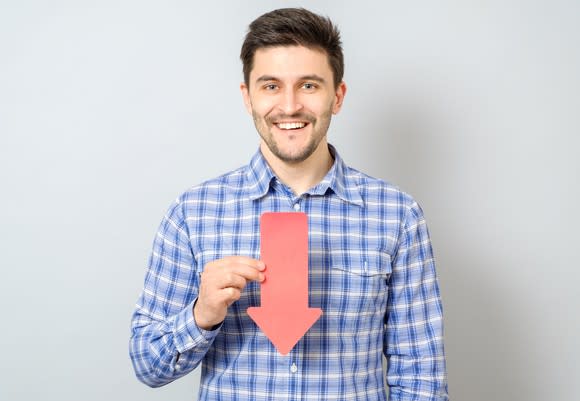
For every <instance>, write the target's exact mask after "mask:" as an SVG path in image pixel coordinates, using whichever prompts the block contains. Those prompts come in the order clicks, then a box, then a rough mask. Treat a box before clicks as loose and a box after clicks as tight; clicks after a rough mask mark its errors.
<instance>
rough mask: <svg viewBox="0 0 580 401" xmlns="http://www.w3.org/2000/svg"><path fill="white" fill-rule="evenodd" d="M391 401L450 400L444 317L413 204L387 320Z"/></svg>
mask: <svg viewBox="0 0 580 401" xmlns="http://www.w3.org/2000/svg"><path fill="white" fill-rule="evenodd" d="M385 324H386V332H385V341H384V344H385V350H384V352H385V355H386V357H387V360H388V370H387V381H388V384H389V387H390V397H389V399H390V400H391V401H410V400H414V401H444V400H448V395H447V376H446V368H445V354H444V350H443V312H442V306H441V298H440V295H439V287H438V284H437V277H436V273H435V262H434V259H433V251H432V248H431V241H430V239H429V232H428V230H427V225H426V223H425V219H424V217H423V212H422V210H421V208H420V207H419V205H417V203H413V204H412V205H411V206H410V207H409V209H408V211H407V213H406V217H405V221H404V224H403V226H402V230H401V233H400V238H399V246H398V249H397V251H396V254H395V255H394V257H393V263H392V274H391V277H390V280H389V301H388V305H387V315H386V317H385Z"/></svg>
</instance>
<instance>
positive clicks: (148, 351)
mask: <svg viewBox="0 0 580 401" xmlns="http://www.w3.org/2000/svg"><path fill="white" fill-rule="evenodd" d="M198 286H199V271H198V266H197V263H196V261H195V259H194V257H193V252H192V250H191V247H190V242H189V233H188V231H187V226H186V225H185V219H184V218H183V213H182V209H181V205H180V204H179V202H177V203H175V204H174V205H173V206H172V207H171V208H170V209H169V211H168V212H167V215H166V216H165V217H164V218H163V220H162V222H161V224H160V226H159V230H158V232H157V235H156V237H155V240H154V242H153V250H152V252H151V257H150V258H149V266H148V269H147V272H146V275H145V283H144V288H143V292H142V293H141V296H140V297H139V300H138V302H137V308H136V310H135V312H134V314H133V318H132V321H131V339H130V342H129V353H130V356H131V361H132V362H133V367H134V369H135V374H136V375H137V378H138V379H139V380H140V381H142V382H143V383H145V384H147V385H148V386H151V387H159V386H162V385H164V384H167V383H169V382H171V381H173V380H175V379H177V378H179V377H181V376H183V375H185V374H187V373H189V372H190V371H192V370H193V369H195V367H196V366H197V365H198V364H199V363H200V361H201V359H202V358H203V357H204V355H205V354H206V352H207V350H208V349H209V347H210V346H211V344H212V342H213V339H214V338H215V335H216V334H217V333H216V332H212V331H206V330H203V329H201V328H199V327H198V326H197V324H196V323H195V320H194V317H193V305H194V303H195V300H196V298H197V289H198Z"/></svg>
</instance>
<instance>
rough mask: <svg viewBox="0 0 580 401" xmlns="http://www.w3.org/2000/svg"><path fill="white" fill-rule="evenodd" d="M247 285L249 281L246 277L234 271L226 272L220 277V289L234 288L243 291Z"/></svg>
mask: <svg viewBox="0 0 580 401" xmlns="http://www.w3.org/2000/svg"><path fill="white" fill-rule="evenodd" d="M247 283H248V280H247V279H246V278H245V277H243V276H241V275H239V274H237V273H235V272H233V271H228V272H224V274H222V275H221V276H220V278H219V282H218V287H219V288H228V287H234V288H238V289H240V290H243V289H244V287H245V286H246V284H247Z"/></svg>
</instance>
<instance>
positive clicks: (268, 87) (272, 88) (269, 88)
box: [264, 84, 278, 91]
mask: <svg viewBox="0 0 580 401" xmlns="http://www.w3.org/2000/svg"><path fill="white" fill-rule="evenodd" d="M264 89H265V90H267V91H275V90H276V89H278V85H276V84H267V85H264Z"/></svg>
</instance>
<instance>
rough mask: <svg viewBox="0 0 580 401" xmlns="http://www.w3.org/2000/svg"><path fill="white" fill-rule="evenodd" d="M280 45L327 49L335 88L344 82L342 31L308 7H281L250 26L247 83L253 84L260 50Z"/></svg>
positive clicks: (246, 44) (244, 51) (244, 54)
mask: <svg viewBox="0 0 580 401" xmlns="http://www.w3.org/2000/svg"><path fill="white" fill-rule="evenodd" d="M276 46H304V47H308V48H311V49H318V50H322V51H324V52H325V53H326V55H327V56H328V63H329V64H330V68H331V69H332V72H333V76H334V86H335V88H336V87H338V85H339V84H340V82H341V81H342V76H343V74H344V57H343V55H342V42H341V41H340V32H339V31H338V28H337V27H336V26H335V25H334V24H333V23H332V21H331V20H330V19H329V18H328V17H322V16H320V15H317V14H314V13H313V12H311V11H308V10H306V9H304V8H281V9H278V10H274V11H270V12H269V13H266V14H264V15H262V16H260V17H258V18H256V19H255V20H254V21H253V22H252V23H251V24H250V26H249V29H248V33H247V34H246V38H245V40H244V43H243V45H242V51H241V52H240V59H241V60H242V64H243V71H244V81H245V83H246V85H249V80H250V72H251V71H252V68H253V67H254V54H255V53H256V50H258V49H260V48H264V47H276Z"/></svg>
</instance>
